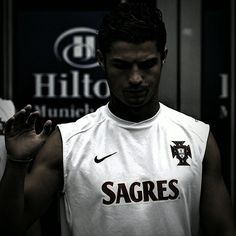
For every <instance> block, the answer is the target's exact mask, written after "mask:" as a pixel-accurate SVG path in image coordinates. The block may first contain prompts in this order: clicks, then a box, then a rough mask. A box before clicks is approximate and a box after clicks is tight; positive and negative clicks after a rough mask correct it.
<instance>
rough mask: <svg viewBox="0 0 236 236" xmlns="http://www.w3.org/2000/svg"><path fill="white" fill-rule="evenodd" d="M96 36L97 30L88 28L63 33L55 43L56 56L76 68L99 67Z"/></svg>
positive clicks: (73, 29)
mask: <svg viewBox="0 0 236 236" xmlns="http://www.w3.org/2000/svg"><path fill="white" fill-rule="evenodd" d="M96 34H97V30H95V29H91V28H86V27H80V28H72V29H70V30H67V31H65V32H63V33H62V34H61V35H60V36H59V37H58V38H57V39H56V41H55V44H54V53H55V56H56V57H57V59H58V60H60V61H64V62H65V63H67V64H68V65H70V66H73V67H75V68H79V69H88V68H94V67H97V66H98V62H97V60H96Z"/></svg>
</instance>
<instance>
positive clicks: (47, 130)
mask: <svg viewBox="0 0 236 236" xmlns="http://www.w3.org/2000/svg"><path fill="white" fill-rule="evenodd" d="M51 132H52V121H51V120H47V121H46V122H45V123H44V126H43V130H42V132H41V135H46V136H49V135H50V134H51Z"/></svg>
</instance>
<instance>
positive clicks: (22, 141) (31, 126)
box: [5, 105, 52, 160]
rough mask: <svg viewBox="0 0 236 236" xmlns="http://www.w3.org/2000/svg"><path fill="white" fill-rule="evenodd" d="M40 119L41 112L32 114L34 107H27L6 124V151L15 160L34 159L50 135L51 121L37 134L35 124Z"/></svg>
mask: <svg viewBox="0 0 236 236" xmlns="http://www.w3.org/2000/svg"><path fill="white" fill-rule="evenodd" d="M38 117H39V112H38V111H35V112H32V106H31V105H27V106H26V107H24V108H23V109H21V110H20V111H19V112H17V113H16V114H15V115H14V116H13V117H11V118H10V119H9V120H8V121H7V122H6V125H5V142H6V149H7V153H8V154H9V155H11V156H13V157H14V158H15V159H19V160H27V159H31V158H32V157H34V156H35V154H36V153H37V152H38V150H39V149H40V147H42V146H43V144H44V143H45V141H46V139H47V137H48V136H49V135H50V133H51V129H52V122H51V121H50V120H47V121H46V122H45V123H44V126H43V130H42V131H41V133H39V134H37V133H36V131H35V122H36V120H37V118H38Z"/></svg>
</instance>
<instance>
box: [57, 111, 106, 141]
mask: <svg viewBox="0 0 236 236" xmlns="http://www.w3.org/2000/svg"><path fill="white" fill-rule="evenodd" d="M103 109H104V108H103V107H100V108H99V109H97V110H96V111H95V112H92V113H89V114H87V115H85V116H83V117H81V118H79V119H78V120H76V121H75V122H69V123H64V124H58V125H57V127H58V129H59V131H60V133H61V136H62V137H64V138H65V137H66V138H69V137H71V136H74V135H77V134H79V133H82V132H86V131H87V130H89V129H91V128H93V127H94V126H97V125H98V124H100V123H102V122H103V121H104V120H105V116H103Z"/></svg>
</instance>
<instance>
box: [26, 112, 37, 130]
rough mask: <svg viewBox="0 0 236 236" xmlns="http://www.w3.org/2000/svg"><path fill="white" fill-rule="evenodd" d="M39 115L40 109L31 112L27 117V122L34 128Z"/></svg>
mask: <svg viewBox="0 0 236 236" xmlns="http://www.w3.org/2000/svg"><path fill="white" fill-rule="evenodd" d="M38 117H39V112H38V111H35V112H32V113H30V114H29V116H28V119H27V124H28V125H29V126H30V127H32V128H34V127H35V122H36V120H37V119H38Z"/></svg>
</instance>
